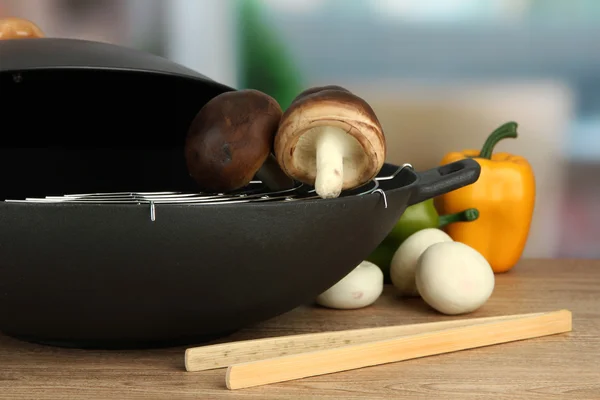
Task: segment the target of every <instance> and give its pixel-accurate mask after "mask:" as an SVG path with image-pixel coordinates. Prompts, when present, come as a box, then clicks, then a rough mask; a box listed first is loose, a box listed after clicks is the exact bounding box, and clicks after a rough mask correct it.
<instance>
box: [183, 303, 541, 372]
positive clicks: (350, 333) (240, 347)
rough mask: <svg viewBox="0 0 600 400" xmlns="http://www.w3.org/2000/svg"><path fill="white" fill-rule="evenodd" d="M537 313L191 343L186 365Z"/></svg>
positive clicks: (220, 363) (200, 367)
mask: <svg viewBox="0 0 600 400" xmlns="http://www.w3.org/2000/svg"><path fill="white" fill-rule="evenodd" d="M536 315H542V313H531V314H516V315H506V316H499V317H483V318H470V319H457V320H449V321H440V322H427V323H419V324H410V325H394V326H385V327H377V328H363V329H351V330H342V331H333V332H320V333H307V334H301V335H289V336H280V337H275V338H265V339H255V340H242V341H238V342H232V343H223V344H214V345H207V346H200V347H192V348H189V349H187V350H186V351H185V369H186V370H187V371H190V372H191V371H204V370H208V369H215V368H226V367H228V366H230V365H232V364H239V363H245V362H251V361H258V360H263V359H267V358H274V357H282V356H286V355H292V354H299V353H304V352H307V351H314V350H319V349H324V348H337V347H342V346H348V345H353V344H360V343H366V342H372V341H376V340H385V339H391V338H396V337H399V336H404V335H414V334H419V333H425V332H433V331H436V330H442V329H448V328H455V327H460V326H466V325H472V324H474V323H484V322H493V321H502V320H506V319H512V318H517V317H531V316H536Z"/></svg>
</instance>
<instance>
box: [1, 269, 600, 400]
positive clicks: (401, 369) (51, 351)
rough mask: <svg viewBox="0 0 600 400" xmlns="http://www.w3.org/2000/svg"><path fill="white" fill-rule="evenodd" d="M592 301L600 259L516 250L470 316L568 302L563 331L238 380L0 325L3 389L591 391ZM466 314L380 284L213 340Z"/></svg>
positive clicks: (180, 360) (187, 394)
mask: <svg viewBox="0 0 600 400" xmlns="http://www.w3.org/2000/svg"><path fill="white" fill-rule="evenodd" d="M599 306H600V260H524V261H522V262H521V263H520V264H519V265H518V266H517V267H515V269H513V270H512V271H511V272H509V273H507V274H503V275H497V276H496V289H495V291H494V293H493V294H492V296H491V298H490V300H489V301H488V303H486V304H485V305H484V306H483V307H482V308H481V309H479V310H477V311H476V312H474V313H471V314H469V315H468V317H473V318H478V317H490V316H498V315H506V314H521V313H531V312H547V311H553V310H556V309H569V310H571V311H572V313H573V331H572V332H571V333H567V334H561V335H557V336H548V337H543V338H538V339H532V340H527V341H522V342H514V343H508V344H504V345H502V346H493V347H486V348H479V349H473V350H468V351H460V352H456V353H449V354H444V355H439V356H435V357H427V358H421V359H415V360H409V361H404V362H400V363H392V364H386V365H380V366H374V367H367V368H362V369H357V370H352V371H346V372H341V373H334V374H328V375H323V376H318V377H311V378H306V379H301V380H297V381H289V382H284V383H278V384H273V385H268V386H260V387H255V388H248V389H241V390H237V391H230V390H228V389H226V387H225V370H224V369H217V370H210V371H202V372H186V371H185V369H184V353H185V348H184V347H178V348H170V349H160V350H146V351H141V350H139V351H118V352H112V351H86V350H70V349H58V348H53V347H46V346H40V345H35V344H30V343H24V342H21V341H18V340H15V339H12V338H9V337H6V336H1V335H0V399H15V400H16V399H58V400H63V399H76V398H86V399H108V398H115V399H116V398H118V399H123V400H126V399H165V398H169V399H230V398H231V399H236V398H240V399H297V398H311V399H317V398H322V399H340V398H344V399H358V398H361V399H362V398H368V399H390V398H402V399H428V398H443V399H448V400H453V399H460V400H472V399H488V398H494V399H495V400H505V399H506V400H508V399H510V400H519V399H543V400H551V399H561V400H562V399H577V400H588V399H596V400H600V367H599V366H600V307H599ZM464 317H465V316H456V317H453V316H445V315H440V314H438V313H436V312H435V311H433V310H431V309H430V308H429V307H427V306H426V305H425V304H424V303H423V301H422V300H420V299H417V298H415V299H401V298H398V297H397V296H396V295H394V293H393V290H392V288H391V287H387V288H386V290H385V292H384V295H383V296H382V297H381V298H380V299H379V300H378V301H377V303H376V304H375V305H374V306H372V307H368V308H365V309H361V310H348V311H341V310H329V309H325V308H318V307H315V306H312V305H307V306H304V307H299V308H297V309H295V310H292V311H290V312H289V313H286V314H284V315H282V316H280V317H278V318H274V319H272V320H270V321H267V322H264V323H262V324H260V325H257V326H254V327H252V328H248V329H245V330H243V331H240V332H238V333H236V334H234V335H232V336H229V337H228V338H224V339H221V340H220V341H219V342H226V341H232V340H245V339H257V338H263V337H274V336H279V335H291V334H298V333H310V332H323V331H328V330H342V329H357V328H367V327H376V326H388V325H392V324H404V323H406V324H412V323H423V322H432V321H443V320H451V319H459V318H464ZM215 343H216V342H215Z"/></svg>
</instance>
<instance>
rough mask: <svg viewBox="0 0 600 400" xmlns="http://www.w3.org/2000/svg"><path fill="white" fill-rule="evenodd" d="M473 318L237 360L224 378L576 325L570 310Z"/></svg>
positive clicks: (352, 362)
mask: <svg viewBox="0 0 600 400" xmlns="http://www.w3.org/2000/svg"><path fill="white" fill-rule="evenodd" d="M473 322H474V321H473V320H471V324H470V325H465V326H457V327H452V328H447V329H442V330H437V331H433V332H427V333H418V334H414V335H406V336H402V337H399V338H395V339H386V340H377V341H374V342H366V343H360V344H355V345H349V346H343V347H337V348H330V349H326V350H321V351H311V352H306V353H300V354H293V355H287V356H282V357H275V358H269V359H263V360H258V361H252V362H246V363H241V364H234V365H231V366H229V368H228V369H227V374H226V379H225V382H226V385H227V388H229V389H240V388H248V387H253V386H259V385H266V384H270V383H277V382H284V381H289V380H293V379H300V378H306V377H310V376H316V375H323V374H329V373H333V372H339V371H347V370H351V369H357V368H363V367H368V366H373V365H379V364H385V363H391V362H398V361H404V360H409V359H413V358H419V357H426V356H431V355H436V354H443V353H449V352H454V351H460V350H466V349H472V348H477V347H483V346H490V345H495V344H499V343H507V342H512V341H517V340H524V339H531V338H535V337H541V336H547V335H553V334H558V333H564V332H569V331H571V330H572V316H571V312H570V311H568V310H559V311H554V312H549V313H541V314H534V315H526V316H522V315H515V316H513V317H512V318H511V317H509V318H505V319H501V320H496V321H491V322H490V321H487V322H483V323H473Z"/></svg>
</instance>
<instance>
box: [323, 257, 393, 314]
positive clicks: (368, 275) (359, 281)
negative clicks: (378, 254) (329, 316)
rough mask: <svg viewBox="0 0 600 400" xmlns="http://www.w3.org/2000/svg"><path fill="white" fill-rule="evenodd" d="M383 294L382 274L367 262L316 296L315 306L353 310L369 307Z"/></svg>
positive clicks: (376, 267) (377, 268) (375, 266)
mask: <svg viewBox="0 0 600 400" xmlns="http://www.w3.org/2000/svg"><path fill="white" fill-rule="evenodd" d="M382 292H383V272H381V269H380V268H379V267H378V266H377V265H375V264H373V263H371V262H369V261H363V262H361V263H360V264H359V265H358V266H357V267H356V268H355V269H353V270H352V271H351V272H350V273H349V274H348V275H346V276H345V277H344V278H342V279H341V280H340V281H339V282H338V283H336V284H335V285H333V286H332V287H330V288H329V289H327V290H326V291H325V292H323V293H321V294H320V295H319V296H317V299H316V302H317V304H319V305H321V306H323V307H329V308H337V309H355V308H362V307H366V306H368V305H371V304H373V303H374V302H375V300H377V299H378V298H379V296H380V295H381V293H382Z"/></svg>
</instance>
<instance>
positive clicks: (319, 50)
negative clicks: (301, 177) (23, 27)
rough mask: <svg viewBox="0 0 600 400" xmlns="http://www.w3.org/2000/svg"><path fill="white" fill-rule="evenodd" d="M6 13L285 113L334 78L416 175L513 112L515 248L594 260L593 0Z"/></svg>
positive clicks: (301, 1) (149, 5) (103, 4)
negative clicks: (529, 211)
mask: <svg viewBox="0 0 600 400" xmlns="http://www.w3.org/2000/svg"><path fill="white" fill-rule="evenodd" d="M3 16H19V17H24V18H27V19H30V20H32V21H34V22H36V23H37V24H38V25H39V26H40V27H41V28H42V30H43V31H44V32H45V33H46V36H52V37H71V38H80V39H91V40H97V41H105V42H112V43H116V44H121V45H125V46H130V47H134V48H138V49H143V50H145V51H149V52H152V53H155V54H158V55H161V56H164V57H167V58H170V59H172V60H174V61H176V62H179V63H181V64H183V65H186V66H188V67H191V68H193V69H195V70H197V71H199V72H201V73H203V74H205V75H207V76H209V77H211V78H212V79H214V80H217V81H219V82H222V83H225V84H228V85H231V86H233V87H236V88H247V87H252V88H255V89H259V90H263V91H265V92H267V93H269V94H271V95H273V96H274V97H276V98H277V99H278V100H279V102H280V103H281V105H282V107H284V108H285V107H287V105H288V104H289V102H290V100H291V99H292V98H293V97H294V96H295V95H296V94H297V93H298V92H299V91H301V90H302V89H304V88H306V87H309V86H313V85H320V84H338V85H342V86H346V87H347V88H348V89H350V90H352V91H355V92H356V93H357V94H359V95H360V96H362V97H364V98H365V99H366V100H367V101H369V102H370V103H371V104H372V106H373V108H374V109H375V111H376V113H377V114H378V116H379V117H380V120H381V122H382V124H383V127H384V129H385V132H386V136H387V139H388V144H389V155H388V161H389V162H393V163H398V164H401V163H405V162H409V163H411V164H413V165H414V166H415V167H416V168H417V169H420V170H423V169H426V168H431V167H434V166H436V165H437V163H438V162H439V161H440V160H441V158H442V156H443V155H444V154H445V153H446V152H449V151H453V150H460V149H464V148H480V147H481V145H482V144H483V141H484V140H485V137H486V136H487V135H488V134H489V133H490V132H491V131H492V130H493V129H495V128H496V127H497V126H498V125H500V124H502V123H503V122H506V121H508V120H514V121H517V122H518V123H519V124H520V128H519V132H520V137H519V138H518V139H516V140H514V139H508V140H506V141H505V142H502V143H501V144H500V145H499V146H498V147H497V150H498V151H509V152H514V153H516V154H519V155H522V156H525V157H527V158H528V159H529V160H530V161H531V163H532V164H533V167H534V169H535V173H536V176H537V185H538V187H537V193H538V196H537V203H536V207H537V208H536V211H535V217H534V222H533V226H532V231H531V236H530V240H529V243H528V246H527V249H526V254H525V255H526V256H529V257H591V258H600V1H598V0H569V1H566V0H486V1H481V0H0V17H3ZM0 62H1V60H0Z"/></svg>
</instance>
